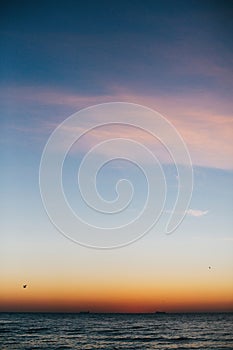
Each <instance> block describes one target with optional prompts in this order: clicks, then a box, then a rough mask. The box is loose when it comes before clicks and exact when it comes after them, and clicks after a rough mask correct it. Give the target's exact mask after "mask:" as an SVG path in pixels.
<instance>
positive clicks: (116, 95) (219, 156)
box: [1, 86, 233, 169]
mask: <svg viewBox="0 0 233 350" xmlns="http://www.w3.org/2000/svg"><path fill="white" fill-rule="evenodd" d="M1 92H2V94H1V95H2V98H3V99H4V101H5V102H7V101H8V100H9V104H10V103H11V101H12V99H13V100H14V102H15V104H16V106H17V107H18V106H20V105H21V104H22V105H27V108H28V109H29V110H30V109H31V111H32V113H34V111H35V108H36V107H35V106H37V107H38V106H42V107H43V108H42V111H40V113H43V115H44V116H43V115H42V116H41V118H40V119H39V120H40V125H39V128H38V126H37V127H36V128H35V134H38V130H40V132H41V133H43V132H44V133H45V134H48V130H51V131H52V130H53V129H54V128H55V127H56V126H57V125H58V123H59V122H60V121H61V116H60V117H59V118H60V119H59V118H57V119H58V120H56V114H57V110H62V114H63V115H65V114H64V113H65V111H66V112H67V116H69V115H70V114H71V113H74V112H76V111H78V110H80V109H82V108H84V107H89V106H91V105H93V104H99V103H104V102H114V101H122V102H133V103H138V104H142V105H145V106H147V107H150V108H152V109H154V110H157V111H159V112H160V113H161V114H163V115H164V116H165V117H167V118H168V120H169V121H170V122H172V123H173V124H174V126H175V127H176V128H177V130H178V131H179V133H180V134H181V136H182V137H183V139H184V141H185V142H186V144H187V146H188V148H189V151H190V153H191V158H192V162H193V164H194V165H197V166H204V167H214V168H220V169H232V168H233V162H232V159H233V148H232V138H233V119H232V116H231V110H232V105H231V102H229V101H227V100H224V98H221V99H220V98H218V97H217V96H215V95H213V94H210V93H203V92H200V93H192V94H191V93H187V94H183V95H182V94H180V95H177V96H174V95H164V94H160V95H159V94H157V95H155V96H146V95H143V94H138V93H135V92H134V91H129V90H127V89H124V88H121V87H117V86H112V87H109V94H105V95H85V96H83V95H78V94H73V93H68V92H67V91H66V92H65V91H54V90H48V89H44V88H36V87H30V88H29V87H20V88H19V87H9V88H8V89H5V90H3V91H1ZM53 111H54V112H53ZM47 113H48V114H49V115H51V114H54V115H55V117H54V118H51V119H49V118H48V117H47ZM63 119H65V117H63ZM90 122H91V121H87V120H86V121H85V125H84V124H83V125H81V124H80V128H83V129H86V127H87V126H88V125H89V124H90ZM151 123H153V120H152V121H151ZM27 127H28V126H27V125H26V124H25V125H23V124H22V123H21V125H20V128H21V129H23V130H24V131H26V130H27ZM17 128H19V125H18V126H16V129H17ZM74 131H75V130H67V133H69V132H74ZM29 133H30V134H31V135H32V133H33V130H31V128H30V130H29ZM116 134H119V135H120V136H121V137H126V138H130V137H133V138H136V140H138V141H139V142H143V143H144V142H147V144H149V145H150V144H151V145H152V146H154V140H152V139H151V137H150V136H149V135H145V134H140V135H139V133H136V134H135V133H134V135H133V134H132V132H131V131H130V130H123V129H122V128H121V129H119V130H116ZM37 136H38V135H37ZM108 136H110V137H111V136H114V132H113V129H110V128H109V129H108V130H107V129H105V130H104V129H103V130H98V133H93V134H92V139H94V138H95V139H96V141H98V140H103V138H107V137H108ZM118 137H119V136H118ZM88 143H89V141H88Z"/></svg>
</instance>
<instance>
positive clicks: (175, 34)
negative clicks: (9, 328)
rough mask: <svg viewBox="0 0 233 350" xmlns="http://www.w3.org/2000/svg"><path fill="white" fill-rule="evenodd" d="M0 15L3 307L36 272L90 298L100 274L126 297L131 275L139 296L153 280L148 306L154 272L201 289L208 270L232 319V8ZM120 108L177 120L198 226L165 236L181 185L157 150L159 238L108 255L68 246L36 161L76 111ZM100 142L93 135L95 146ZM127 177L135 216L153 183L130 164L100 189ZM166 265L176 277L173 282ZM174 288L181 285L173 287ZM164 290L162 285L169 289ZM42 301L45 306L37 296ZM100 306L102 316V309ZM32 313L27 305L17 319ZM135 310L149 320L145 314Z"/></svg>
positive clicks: (59, 5) (125, 7)
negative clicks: (70, 282) (161, 182)
mask: <svg viewBox="0 0 233 350" xmlns="http://www.w3.org/2000/svg"><path fill="white" fill-rule="evenodd" d="M1 7H2V8H1V15H0V16H1V19H0V31H1V39H0V49H1V59H0V60H1V61H0V67H1V68H0V69H1V81H0V92H1V93H0V96H1V97H0V123H1V130H2V135H1V163H0V166H1V174H2V176H1V198H2V201H1V202H2V203H1V213H2V220H1V236H0V240H1V248H0V250H1V254H0V255H1V258H0V263H1V265H0V266H1V274H2V278H3V279H4V280H5V281H6V285H8V286H9V287H8V288H9V289H8V290H7V289H6V291H5V290H4V291H3V294H2V300H5V299H4V298H5V295H6V294H7V293H9V290H10V294H11V292H12V295H14V291H15V288H16V285H17V286H18V284H20V283H21V281H22V282H24V280H31V281H32V284H33V283H34V284H36V278H35V276H33V273H32V268H35V270H36V271H37V274H38V276H39V277H38V279H39V280H40V281H43V278H44V279H46V280H47V279H48V280H49V278H51V279H52V276H55V275H56V276H59V274H60V272H59V271H62V272H61V281H65V277H64V276H65V275H67V276H70V278H73V279H75V278H77V279H81V280H82V279H83V280H82V281H83V282H82V283H83V289H84V290H85V287H86V288H87V289H88V288H89V287H88V286H89V280H90V281H91V280H93V281H94V282H93V286H92V287H93V288H96V289H97V290H101V287H100V285H99V284H98V281H97V280H96V275H99V274H101V273H102V274H103V280H104V285H108V284H109V285H111V283H112V282H111V278H112V279H113V280H114V281H115V280H119V285H121V286H122V290H124V286H127V283H126V282H125V280H127V276H133V277H132V283H133V284H134V285H135V286H138V285H140V281H144V282H143V283H145V285H146V286H147V287H146V288H147V289H146V291H145V293H144V294H143V295H144V297H145V298H146V295H147V294H146V293H148V300H150V303H151V293H152V289H153V288H152V287H151V288H152V289H151V290H150V286H152V284H153V283H152V284H151V285H150V283H151V279H152V275H153V271H154V269H156V267H157V266H160V272H161V275H162V273H163V271H164V276H166V278H167V279H168V280H172V278H173V277H174V275H176V273H177V276H178V277H177V281H178V282H179V281H180V278H181V277H180V276H183V277H182V278H183V283H184V284H185V280H187V281H188V282H187V285H188V284H189V283H191V282H190V280H189V278H190V275H189V272H188V267H189V268H192V269H193V271H194V272H195V273H194V275H195V278H194V280H195V281H197V284H198V274H200V275H201V276H202V273H203V271H206V269H208V266H209V265H213V266H214V268H215V270H216V271H217V272H216V279H215V278H214V276H213V277H211V278H212V280H211V283H210V285H211V286H212V287H213V288H215V287H216V288H217V286H219V285H222V286H223V290H224V291H223V292H221V293H220V292H219V297H218V298H217V299H216V300H217V301H219V305H220V306H221V305H222V304H221V302H220V301H221V298H223V297H224V296H225V298H226V300H227V302H226V303H227V306H226V305H225V306H224V307H223V306H222V308H223V309H224V310H226V309H227V308H228V309H229V308H231V309H232V307H233V301H232V299H230V297H229V295H232V294H233V293H232V291H233V285H232V282H230V281H232V280H233V278H232V277H233V276H232V267H233V257H232V243H233V235H232V231H233V230H232V226H233V222H232V204H233V203H232V198H233V193H232V192H233V186H232V168H233V162H232V144H231V140H232V136H233V131H232V130H233V129H232V98H231V95H232V81H233V80H232V43H231V33H232V20H231V18H232V16H231V12H232V6H231V3H230V1H222V2H220V1H202V2H201V1H146V2H142V1H135V2H132V3H131V2H127V1H126V2H122V1H118V2H112V3H111V4H109V2H106V1H101V2H100V3H98V4H97V3H95V2H94V1H87V2H85V4H84V3H81V2H79V1H66V2H64V1H59V2H54V1H47V2H42V3H41V2H38V3H35V2H29V1H21V2H20V3H19V2H16V1H12V2H10V3H7V2H5V3H3V4H2V5H1ZM113 101H123V102H133V103H139V104H142V105H145V106H148V107H151V108H153V109H155V110H157V111H159V112H160V113H161V114H163V115H164V116H166V117H167V119H168V120H169V121H170V122H171V123H173V125H174V126H175V127H176V128H177V130H178V131H179V132H180V133H181V135H182V137H183V138H184V140H185V142H186V143H187V146H188V148H189V151H190V154H191V158H192V162H193V166H194V190H193V197H192V201H191V203H190V208H189V215H187V216H186V218H185V220H184V221H183V223H182V224H181V225H180V227H179V228H178V230H177V231H176V232H175V233H174V234H173V235H171V236H166V235H165V234H164V226H165V223H166V221H167V219H168V215H169V211H170V210H171V208H172V205H173V204H174V201H175V196H176V187H177V183H176V178H175V170H174V168H173V165H172V164H170V162H167V161H165V160H164V159H163V156H162V153H160V150H159V155H160V156H161V162H162V165H163V167H164V170H165V174H166V177H167V178H166V179H167V184H168V190H169V191H168V197H167V201H166V205H165V211H164V213H163V215H162V217H161V220H160V221H159V223H158V226H156V229H155V230H152V231H151V232H150V233H148V235H147V236H145V237H144V238H142V239H141V240H139V241H138V242H136V243H134V244H133V245H132V246H129V247H125V248H122V249H119V250H116V251H115V250H114V251H111V253H110V252H96V251H93V250H90V249H87V248H84V247H81V246H79V245H76V244H74V243H72V242H70V241H67V239H66V238H65V237H63V236H62V235H60V234H59V233H58V232H57V230H56V229H55V228H54V227H53V226H52V224H51V222H50V221H49V219H48V217H47V215H46V213H45V211H44V208H43V205H42V202H41V198H40V191H39V164H40V159H41V155H42V151H43V148H44V146H45V144H46V142H47V139H48V137H49V136H50V134H51V132H52V131H53V130H54V129H55V127H56V126H58V125H59V123H60V122H62V121H63V120H65V119H66V118H67V117H68V116H69V115H71V114H72V113H75V112H77V111H78V110H80V109H81V108H84V107H89V106H91V105H93V104H98V103H104V102H113ZM89 122H90V121H89V120H86V121H85V122H84V124H85V123H86V124H85V125H88V123H89ZM110 134H111V133H110ZM126 134H127V132H126ZM129 135H130V132H129V133H128V134H127V136H129ZM136 137H137V135H136ZM95 140H97V141H98V137H96V138H95V137H94V138H93V139H92V138H90V139H88V140H87V143H89V142H90V143H91V142H94V141H95ZM148 144H149V145H151V143H150V141H148ZM152 146H153V145H152ZM154 148H155V150H156V147H154ZM85 150H86V148H85V144H84V146H83V145H82V146H81V148H80V149H79V148H77V150H76V151H75V152H74V153H73V154H71V155H70V156H69V159H68V163H67V166H66V168H65V173H64V186H65V189H66V190H67V197H68V198H69V200H70V201H71V203H72V205H73V206H74V208H75V207H76V209H77V208H79V205H80V202H79V199H78V198H77V196H76V195H77V193H76V190H75V191H74V190H73V185H74V184H73V183H72V180H73V181H74V179H75V176H76V175H75V166H78V164H80V161H81V159H82V157H83V155H84V154H85ZM127 171H129V172H127ZM126 173H127V174H126ZM124 174H125V175H127V176H128V177H129V178H131V179H132V181H133V182H134V183H135V188H136V189H137V191H136V192H137V193H136V197H135V203H134V206H135V209H138V208H140V207H141V206H142V203H143V200H144V197H145V193H144V192H145V184H143V179H142V177H141V175H140V174H139V172H138V171H136V170H135V169H133V168H131V167H130V166H125V165H124V164H123V165H122V166H121V167H120V166H119V167H118V170H117V171H116V169H115V168H114V165H112V166H110V167H109V168H108V169H105V171H104V172H103V178H102V180H101V178H100V184H99V186H100V191H101V193H102V195H103V197H106V198H110V199H111V198H113V197H114V195H115V189H114V186H113V185H114V181H115V180H116V178H117V176H120V175H124ZM101 181H102V182H101ZM77 192H78V191H77ZM81 210H82V211H83V215H84V216H85V215H86V216H87V217H88V215H89V211H88V210H87V209H85V207H82V209H81ZM127 215H129V214H127ZM127 215H126V217H125V218H124V219H127V218H128V217H129V216H127ZM93 218H94V216H93ZM93 218H92V219H93ZM153 249H154V250H155V254H154V253H153ZM51 252H52V253H51ZM167 252H168V253H167ZM50 254H51V255H50ZM165 255H166V256H168V257H167V259H166V261H167V264H168V265H167V266H165V265H166V264H165V265H164V261H165V260H164V259H165V258H164V256H165ZM127 257H130V259H129V260H128V259H127ZM174 260H176V262H175V263H174ZM61 261H62V262H63V263H61ZM169 262H170V266H171V264H173V263H174V265H175V266H176V270H174V271H171V272H170V273H169V269H168V266H169ZM74 266H82V267H83V270H84V272H83V271H82V272H80V271H79V272H77V271H76V272H77V275H76V272H75V269H74ZM85 266H86V267H85ZM162 266H164V270H163V267H162ZM85 269H86V270H85ZM124 269H125V270H124ZM127 273H128V275H127ZM121 275H122V278H121ZM147 275H148V278H146V277H145V276H147ZM85 276H88V278H87V277H85ZM110 276H111V278H110ZM172 276H173V277H172ZM221 276H222V277H221ZM160 277H161V276H160ZM202 277H203V276H202ZM67 278H68V277H67ZM86 278H87V279H86ZM130 278H131V277H130ZM203 278H204V277H203ZM58 279H59V278H58ZM164 279H165V277H164ZM178 282H177V283H176V282H174V285H173V287H174V289H175V288H176V287H177V284H179V283H178ZM54 283H55V282H54ZM90 283H91V282H90ZM114 283H115V282H114ZM114 283H113V284H114ZM163 283H165V282H164V280H163V279H161V285H163V288H165V287H164V286H166V283H165V284H163ZM51 288H52V287H51ZM59 288H60V284H58V290H59V291H60V289H59ZM75 288H76V287H74V289H75ZM125 288H126V287H125ZM201 288H202V287H201V286H200V290H201ZM136 290H137V288H136ZM4 293H6V294H4ZM122 293H123V292H122ZM135 293H136V294H137V292H135ZM139 294H140V293H139ZM122 295H124V293H123V294H122ZM32 298H33V295H32ZM122 298H123V297H122ZM13 299H14V298H13V297H12V300H13ZM168 299H169V298H168ZM12 300H10V301H8V303H7V306H6V308H7V307H8V309H11V310H13V308H14V306H12V305H15V304H14V303H13V301H12ZM19 300H20V299H19ZM33 300H34V302H35V303H36V300H37V295H36V294H35V298H34V299H33ZM200 300H201V299H200ZM200 300H199V302H200V304H199V308H200V309H201V308H203V305H202V302H201V301H200ZM214 300H215V299H214ZM216 300H215V301H216ZM89 302H90V303H92V299H91V297H90V299H89ZM156 302H157V301H156V298H155V304H156ZM41 303H42V302H41ZM77 303H78V302H77ZM118 303H119V305H120V301H118ZM116 304H117V302H116ZM173 304H174V303H173ZM173 304H169V302H168V303H167V305H164V308H167V310H169V308H170V309H172V310H175V309H176V308H175V307H174V305H173ZM178 304H179V303H178ZM178 304H177V305H178ZM194 304H195V303H194ZM2 305H3V302H2V303H0V306H1V308H2ZM40 305H42V306H43V303H42V304H40ZM46 305H47V304H46ZM93 305H94V304H93ZM96 305H97V306H95V305H94V306H93V307H96V308H97V309H98V307H99V308H100V306H98V303H97V304H96ZM101 305H102V307H103V303H102V304H101ZM117 305H118V304H117ZM122 305H123V304H122ZM124 305H125V304H124ZM171 305H173V306H171ZM190 305H191V304H190ZM200 305H202V306H200ZM42 306H41V307H42ZM220 306H219V308H220ZM27 307H29V306H27V304H23V306H22V309H27ZM43 307H44V309H46V306H43ZM112 307H113V306H112ZM119 307H120V306H119ZM121 307H122V310H126V309H127V308H126V307H125V306H121ZM147 307H148V310H149V306H147ZM182 307H183V309H185V306H182ZM182 307H181V309H182ZM189 307H190V309H191V306H189ZM177 308H178V306H177ZM210 308H211V307H210ZM32 309H33V308H32ZM76 309H77V310H78V306H76ZM110 309H111V308H110ZM113 309H114V307H113ZM116 309H117V306H116ZM132 309H133V310H136V308H133V307H132ZM98 310H99V309H98ZM127 310H128V309H127ZM140 310H144V309H143V307H142V306H141V309H140ZM146 310H147V309H146Z"/></svg>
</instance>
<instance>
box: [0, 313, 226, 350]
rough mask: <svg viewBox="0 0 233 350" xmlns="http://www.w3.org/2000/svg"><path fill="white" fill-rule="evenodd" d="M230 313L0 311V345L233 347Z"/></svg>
mask: <svg viewBox="0 0 233 350" xmlns="http://www.w3.org/2000/svg"><path fill="white" fill-rule="evenodd" d="M232 333H233V313H192V314H191V313H186V314H170V313H168V314H156V313H155V314H96V313H89V314H78V313H76V314H75V313H0V349H1V350H5V349H17V350H21V349H23V350H29V349H49V350H50V349H51V350H52V349H60V350H62V349H82V350H84V349H109V350H111V349H112V350H114V349H134V350H136V349H140V350H143V349H158V350H163V349H164V350H165V349H166V350H168V349H169V350H170V349H177V350H178V349H179V350H181V349H208V350H212V349H217V350H221V349H231V350H232V349H233V334H232Z"/></svg>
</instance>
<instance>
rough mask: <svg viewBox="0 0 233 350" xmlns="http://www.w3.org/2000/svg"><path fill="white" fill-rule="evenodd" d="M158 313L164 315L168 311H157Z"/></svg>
mask: <svg viewBox="0 0 233 350" xmlns="http://www.w3.org/2000/svg"><path fill="white" fill-rule="evenodd" d="M155 314H156V315H164V314H166V311H155Z"/></svg>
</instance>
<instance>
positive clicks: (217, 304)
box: [0, 281, 233, 312]
mask: <svg viewBox="0 0 233 350" xmlns="http://www.w3.org/2000/svg"><path fill="white" fill-rule="evenodd" d="M231 284H232V283H231ZM231 291H232V286H230V282H227V281H225V285H224V284H221V285H214V284H213V283H210V282H208V281H206V283H205V282H204V281H201V282H200V281H199V282H198V284H197V283H191V281H187V282H186V283H181V281H177V284H176V285H173V284H172V283H170V284H169V283H164V284H161V285H157V284H156V283H154V284H153V283H150V284H149V282H148V281H147V284H146V283H145V284H141V283H140V284H136V283H124V284H123V283H122V284H118V285H117V284H116V283H115V284H114V283H112V284H110V283H109V284H104V283H103V284H102V285H100V284H95V285H94V283H89V284H88V283H86V284H82V286H80V285H78V283H77V282H76V283H73V284H72V283H71V284H69V283H67V281H63V282H62V281H60V282H56V283H54V284H51V283H49V282H45V281H43V282H38V281H37V282H34V281H32V282H30V283H29V284H28V287H27V288H26V289H23V288H22V285H20V284H17V285H13V282H11V283H10V285H8V286H6V285H5V286H3V288H1V292H0V300H1V301H0V311H36V312H38V311H48V312H79V311H81V310H90V311H91V312H155V311H156V310H163V311H167V312H189V311H190V312H193V311H213V312H216V311H233V295H232V293H231Z"/></svg>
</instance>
